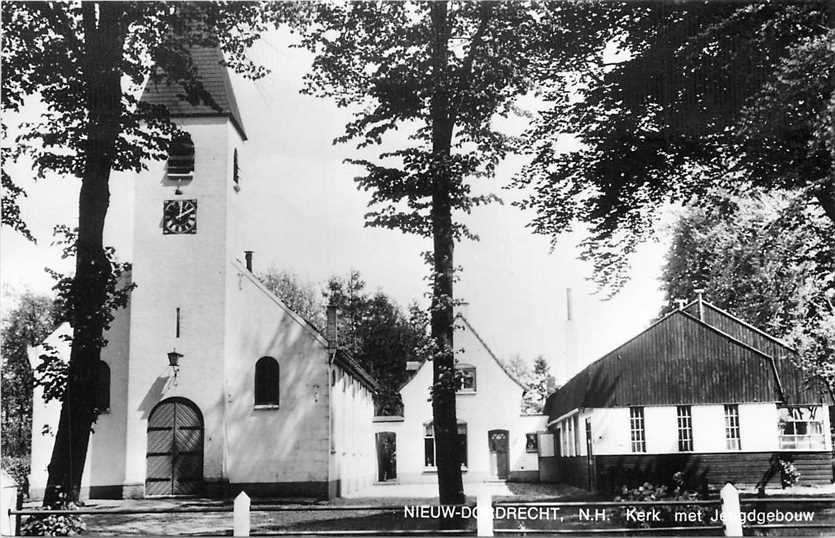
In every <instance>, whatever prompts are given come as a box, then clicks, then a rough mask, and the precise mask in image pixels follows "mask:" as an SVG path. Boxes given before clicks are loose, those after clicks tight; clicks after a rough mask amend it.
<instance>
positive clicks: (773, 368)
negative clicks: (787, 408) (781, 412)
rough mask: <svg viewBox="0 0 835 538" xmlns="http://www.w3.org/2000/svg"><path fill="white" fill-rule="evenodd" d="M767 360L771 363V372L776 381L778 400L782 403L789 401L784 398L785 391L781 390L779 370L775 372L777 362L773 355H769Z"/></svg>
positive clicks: (781, 383)
mask: <svg viewBox="0 0 835 538" xmlns="http://www.w3.org/2000/svg"><path fill="white" fill-rule="evenodd" d="M768 360H769V363H771V373H772V374H774V381H776V382H777V392H778V393H779V396H780V401H781V402H783V403H789V402H788V401H787V400H786V394H785V392H783V382H782V381H780V374H779V372H777V363H776V361H775V360H774V357H772V356H769V357H768Z"/></svg>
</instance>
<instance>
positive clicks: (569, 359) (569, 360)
mask: <svg viewBox="0 0 835 538" xmlns="http://www.w3.org/2000/svg"><path fill="white" fill-rule="evenodd" d="M579 370H580V365H579V363H578V359H577V328H576V326H575V322H574V304H573V302H572V297H571V288H566V289H565V367H564V369H563V383H564V382H566V381H568V380H569V379H571V378H572V377H574V375H575V374H576V373H577V372H578V371H579Z"/></svg>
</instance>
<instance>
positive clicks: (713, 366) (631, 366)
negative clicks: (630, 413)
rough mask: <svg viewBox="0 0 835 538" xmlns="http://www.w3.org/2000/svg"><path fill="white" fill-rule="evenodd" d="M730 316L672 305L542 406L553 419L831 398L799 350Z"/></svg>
mask: <svg viewBox="0 0 835 538" xmlns="http://www.w3.org/2000/svg"><path fill="white" fill-rule="evenodd" d="M705 320H709V316H707V315H705ZM733 320H734V318H732V317H725V316H723V317H722V322H723V323H722V325H721V326H719V327H717V326H715V325H713V324H710V323H708V322H707V321H702V320H699V319H698V318H697V317H696V316H693V315H691V314H690V313H689V312H687V311H682V310H677V311H675V312H672V313H671V314H669V315H668V316H666V317H665V318H663V319H661V320H660V321H658V322H657V323H655V324H654V325H652V326H651V327H649V328H648V329H646V330H645V331H643V332H642V333H640V334H638V335H637V336H635V337H634V338H632V339H631V340H629V341H628V342H626V343H625V344H623V345H621V346H619V347H617V348H616V349H614V350H612V351H610V352H609V353H607V354H606V355H604V356H603V357H602V358H601V359H599V360H597V361H596V362H594V363H592V364H591V365H589V366H588V367H586V368H585V369H583V370H582V371H581V372H580V373H579V374H577V375H576V376H574V377H573V378H572V379H571V380H569V381H568V383H566V384H565V385H564V386H563V387H561V388H560V389H559V390H557V391H556V392H554V393H553V394H552V395H551V396H550V397H549V398H548V400H547V402H546V406H545V412H546V413H547V414H548V415H549V419H550V420H553V419H554V418H557V417H560V416H562V415H564V414H565V413H568V412H570V411H572V410H574V409H577V408H593V407H627V406H636V405H679V404H707V403H717V404H718V403H734V402H768V401H772V402H774V401H782V400H783V399H784V398H785V399H786V400H787V401H789V402H792V403H816V402H822V401H826V402H828V401H829V400H830V398H829V396H828V395H827V394H824V393H822V392H821V391H819V390H816V389H815V388H813V387H809V386H807V384H806V382H805V380H804V376H803V372H802V371H801V370H800V369H799V368H798V367H796V366H795V365H794V364H793V362H792V361H793V360H794V359H796V357H797V354H796V352H794V351H793V350H791V349H790V348H788V347H786V346H785V345H784V344H781V343H779V342H776V341H773V340H774V339H771V337H768V338H767V339H764V340H762V341H754V340H751V341H746V338H744V336H745V335H746V334H748V333H745V331H749V330H751V328H750V327H748V326H745V325H744V324H742V322H740V321H738V320H737V321H736V323H738V324H741V326H742V329H744V330H742V329H739V330H738V332H739V334H729V333H728V332H726V329H728V327H730V323H731V322H732V321H733ZM758 332H759V331H755V333H754V334H757V333H758ZM748 335H749V336H750V334H748ZM766 341H767V342H768V343H769V344H770V346H766V345H765V344H764V342H766ZM755 344H759V345H755ZM760 346H762V347H763V349H760ZM772 360H773V361H774V363H775V367H776V370H777V372H778V376H775V375H774V369H772ZM778 378H779V381H778ZM781 384H782V391H781V387H780V385H781ZM781 392H782V394H781Z"/></svg>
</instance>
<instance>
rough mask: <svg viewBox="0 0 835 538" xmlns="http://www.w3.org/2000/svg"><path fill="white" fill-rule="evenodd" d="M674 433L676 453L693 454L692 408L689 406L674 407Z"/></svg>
mask: <svg viewBox="0 0 835 538" xmlns="http://www.w3.org/2000/svg"><path fill="white" fill-rule="evenodd" d="M676 432H677V434H678V451H679V452H693V408H692V407H691V406H689V405H678V406H676Z"/></svg>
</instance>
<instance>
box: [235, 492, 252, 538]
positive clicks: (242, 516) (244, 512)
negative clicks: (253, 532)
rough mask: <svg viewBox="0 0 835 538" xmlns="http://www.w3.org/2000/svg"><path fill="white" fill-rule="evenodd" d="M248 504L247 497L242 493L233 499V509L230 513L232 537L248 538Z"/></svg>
mask: <svg viewBox="0 0 835 538" xmlns="http://www.w3.org/2000/svg"><path fill="white" fill-rule="evenodd" d="M249 504H250V501H249V495H247V494H246V493H244V492H243V491H242V492H240V493H238V496H237V497H235V507H234V509H233V513H232V514H233V515H232V521H233V526H234V531H233V532H232V535H233V536H249Z"/></svg>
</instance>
